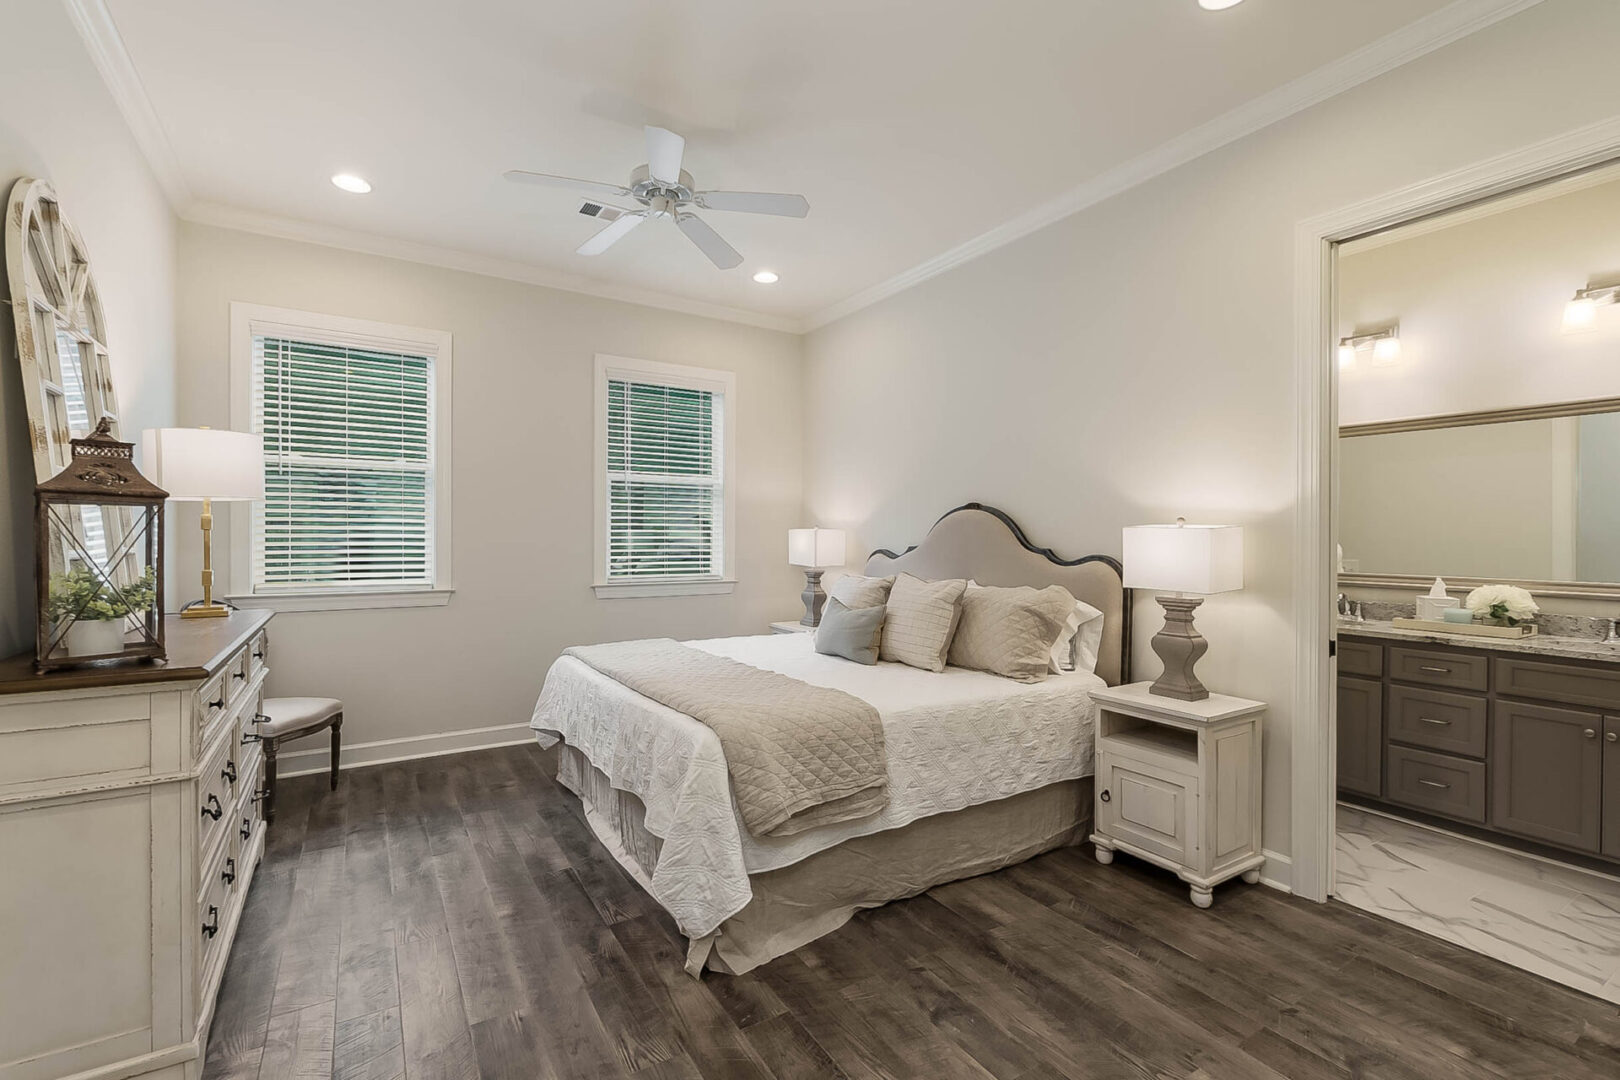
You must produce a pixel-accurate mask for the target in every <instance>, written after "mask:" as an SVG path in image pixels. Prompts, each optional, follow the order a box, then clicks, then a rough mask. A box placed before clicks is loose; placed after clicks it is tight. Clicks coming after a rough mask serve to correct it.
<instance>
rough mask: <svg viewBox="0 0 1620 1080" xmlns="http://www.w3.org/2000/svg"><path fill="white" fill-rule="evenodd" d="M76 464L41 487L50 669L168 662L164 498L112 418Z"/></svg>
mask: <svg viewBox="0 0 1620 1080" xmlns="http://www.w3.org/2000/svg"><path fill="white" fill-rule="evenodd" d="M72 447H73V460H72V461H71V462H70V463H69V464H68V467H67V468H65V469H63V470H62V471H61V472H59V473H57V474H56V475H55V476H53V477H51V478H50V479H49V480H47V481H45V482H44V483H42V484H40V485H39V486H38V487H36V488H34V546H35V551H36V565H35V571H34V574H35V578H36V581H37V583H38V593H39V639H38V647H37V649H36V651H35V653H34V666H35V667H36V668H38V669H39V670H40V671H50V670H52V669H54V668H61V667H71V666H74V665H77V664H88V663H93V662H97V661H109V660H137V659H139V660H161V659H163V657H164V651H163V502H164V500H165V499H167V498H168V497H169V496H168V492H166V491H164V490H163V489H162V488H160V487H158V486H157V485H156V484H153V483H152V482H151V481H150V480H148V479H147V478H146V477H144V476H142V475H141V474H140V473H139V472H138V471H137V470H136V468H135V455H134V449H135V447H134V444H133V443H126V442H119V441H118V440H117V439H116V438H114V437H113V434H112V427H111V423H110V421H108V420H106V419H103V420H102V421H101V423H100V424H98V425H96V430H95V431H94V432H93V433H92V434H90V435H88V436H86V437H85V438H82V439H74V440H72Z"/></svg>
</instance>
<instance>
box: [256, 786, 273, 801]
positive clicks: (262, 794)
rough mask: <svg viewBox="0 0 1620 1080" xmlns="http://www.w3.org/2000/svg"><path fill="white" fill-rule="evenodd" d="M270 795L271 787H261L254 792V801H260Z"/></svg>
mask: <svg viewBox="0 0 1620 1080" xmlns="http://www.w3.org/2000/svg"><path fill="white" fill-rule="evenodd" d="M269 797H270V789H269V788H260V789H259V790H258V791H255V792H254V793H253V801H254V802H259V801H260V800H262V799H268V798H269Z"/></svg>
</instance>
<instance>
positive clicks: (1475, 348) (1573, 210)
mask: <svg viewBox="0 0 1620 1080" xmlns="http://www.w3.org/2000/svg"><path fill="white" fill-rule="evenodd" d="M1552 6H1553V7H1555V8H1556V7H1563V6H1568V4H1567V0H1566V2H1564V3H1560V0H1552ZM1462 216H1463V218H1464V220H1463V221H1462V223H1461V224H1458V225H1453V226H1452V227H1450V228H1445V229H1441V230H1439V231H1437V232H1425V233H1421V234H1420V235H1416V236H1411V237H1409V238H1406V239H1400V240H1397V241H1395V242H1392V243H1387V244H1383V245H1381V246H1377V247H1372V248H1370V249H1368V250H1362V251H1359V252H1356V253H1353V254H1352V253H1349V249H1347V252H1346V253H1345V254H1344V255H1343V256H1342V257H1341V258H1340V259H1339V324H1340V331H1339V333H1340V335H1341V336H1347V335H1350V334H1354V333H1360V332H1364V331H1367V330H1371V329H1375V328H1378V327H1381V326H1383V325H1385V324H1387V323H1389V322H1394V321H1396V320H1399V322H1400V324H1401V357H1400V360H1399V361H1397V362H1396V363H1393V364H1389V365H1387V366H1378V365H1375V364H1373V363H1372V360H1371V357H1370V356H1368V355H1367V354H1365V353H1363V354H1362V355H1361V356H1360V357H1359V358H1358V360H1357V362H1356V364H1355V365H1354V366H1353V367H1351V368H1349V369H1347V370H1345V371H1343V372H1342V373H1341V374H1340V377H1339V422H1340V423H1343V424H1362V423H1369V422H1372V421H1375V420H1395V419H1400V418H1404V417H1410V416H1435V415H1439V414H1444V413H1454V412H1472V411H1474V410H1479V409H1500V408H1516V407H1518V406H1521V405H1543V404H1547V403H1549V402H1561V401H1580V400H1584V399H1587V398H1603V397H1620V307H1607V308H1602V309H1600V310H1599V312H1598V319H1597V325H1595V326H1594V327H1593V328H1592V329H1591V330H1588V331H1586V332H1583V333H1575V334H1569V333H1564V332H1563V331H1562V320H1563V314H1564V304H1565V302H1566V301H1568V300H1569V298H1570V297H1571V296H1573V295H1574V293H1575V290H1576V289H1580V288H1585V287H1586V285H1587V284H1588V282H1591V283H1594V284H1608V283H1612V284H1620V227H1616V223H1617V222H1620V180H1610V181H1609V182H1608V183H1605V184H1602V185H1600V186H1597V187H1590V188H1586V189H1585V190H1580V191H1573V192H1570V193H1567V194H1564V195H1561V196H1559V197H1557V198H1552V199H1548V200H1546V201H1544V202H1536V203H1531V204H1529V205H1527V206H1516V207H1514V208H1512V209H1509V210H1504V211H1502V212H1501V213H1498V214H1492V215H1490V216H1488V217H1482V218H1470V217H1467V216H1466V215H1462Z"/></svg>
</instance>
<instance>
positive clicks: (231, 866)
mask: <svg viewBox="0 0 1620 1080" xmlns="http://www.w3.org/2000/svg"><path fill="white" fill-rule="evenodd" d="M219 880H221V881H223V882H224V883H225V884H227V885H231V884H234V883H235V882H236V860H235V859H226V860H225V869H224V870H222V871H220V875H219Z"/></svg>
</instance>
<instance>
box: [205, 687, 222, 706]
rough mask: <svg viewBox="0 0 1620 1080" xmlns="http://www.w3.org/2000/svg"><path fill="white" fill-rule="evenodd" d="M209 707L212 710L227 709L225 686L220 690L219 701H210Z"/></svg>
mask: <svg viewBox="0 0 1620 1080" xmlns="http://www.w3.org/2000/svg"><path fill="white" fill-rule="evenodd" d="M208 707H209V708H210V709H223V708H224V707H225V688H224V687H223V686H222V687H220V689H219V700H218V701H210V702H209V703H208Z"/></svg>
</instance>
